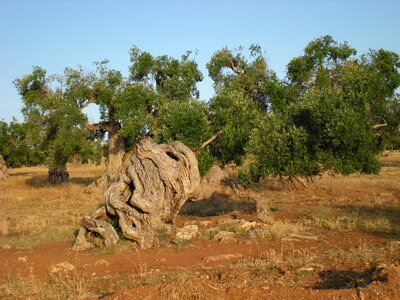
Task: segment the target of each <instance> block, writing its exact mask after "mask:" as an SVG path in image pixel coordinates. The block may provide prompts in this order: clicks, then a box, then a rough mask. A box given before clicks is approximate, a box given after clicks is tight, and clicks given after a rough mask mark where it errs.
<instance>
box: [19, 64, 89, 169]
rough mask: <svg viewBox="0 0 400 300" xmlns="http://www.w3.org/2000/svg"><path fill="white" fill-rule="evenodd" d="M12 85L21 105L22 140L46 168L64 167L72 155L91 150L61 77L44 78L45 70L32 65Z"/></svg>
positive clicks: (77, 109) (76, 110) (81, 118)
mask: <svg viewBox="0 0 400 300" xmlns="http://www.w3.org/2000/svg"><path fill="white" fill-rule="evenodd" d="M55 81H58V83H59V85H57V82H55ZM15 85H16V87H17V89H18V92H19V93H20V95H21V97H22V100H23V102H24V105H25V106H24V108H23V113H24V116H25V124H24V125H23V126H24V128H25V131H24V134H25V136H24V141H25V143H26V144H27V145H28V148H31V149H37V152H39V153H40V154H41V156H42V157H44V158H45V162H46V163H47V164H48V165H49V167H50V168H53V167H65V165H66V164H67V162H68V161H69V160H70V159H71V157H72V155H74V154H82V153H84V154H85V155H86V156H88V154H89V153H90V152H92V151H91V148H92V147H93V142H91V141H90V135H89V132H87V131H85V130H84V129H83V125H82V124H83V122H84V121H85V119H84V117H83V116H82V114H81V113H80V111H79V108H78V106H77V103H76V102H74V101H71V98H68V97H67V96H66V94H65V93H64V91H63V90H62V86H63V79H62V78H61V77H55V76H53V77H46V71H45V70H43V69H41V68H38V67H34V68H33V72H32V73H31V74H28V75H25V76H23V77H21V78H20V79H16V80H15ZM51 87H52V88H51ZM20 136H21V135H20ZM27 152H28V151H27ZM39 158H40V156H39Z"/></svg>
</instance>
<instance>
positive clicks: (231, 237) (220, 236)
mask: <svg viewBox="0 0 400 300" xmlns="http://www.w3.org/2000/svg"><path fill="white" fill-rule="evenodd" d="M213 240H215V241H219V242H220V243H227V242H232V241H236V239H235V233H234V232H230V231H220V232H218V233H217V234H216V235H215V236H214V238H213Z"/></svg>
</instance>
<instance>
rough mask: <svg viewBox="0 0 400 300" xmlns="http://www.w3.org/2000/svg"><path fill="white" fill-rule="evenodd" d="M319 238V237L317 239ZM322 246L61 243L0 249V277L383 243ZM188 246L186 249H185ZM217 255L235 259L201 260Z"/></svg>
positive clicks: (359, 237) (336, 238)
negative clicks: (65, 266) (87, 246)
mask: <svg viewBox="0 0 400 300" xmlns="http://www.w3.org/2000/svg"><path fill="white" fill-rule="evenodd" d="M321 238H322V236H321ZM323 240H324V241H325V242H324V243H321V240H301V241H290V242H282V241H270V240H268V241H265V240H258V241H257V242H255V241H253V242H251V243H249V242H247V243H236V242H229V243H219V242H217V241H194V242H191V243H190V244H188V246H187V247H186V246H183V247H182V248H179V247H177V246H174V245H168V246H164V247H160V248H153V249H148V250H137V251H136V252H130V253H118V254H113V255H96V254H94V253H93V252H91V251H85V252H77V251H72V250H71V249H70V245H71V243H70V241H61V242H57V243H53V244H47V245H43V246H39V247H37V248H34V249H29V250H16V249H8V250H6V249H0V276H4V275H18V276H24V277H26V276H29V275H31V274H34V275H35V276H36V277H38V278H43V279H46V278H47V276H48V271H49V267H50V266H51V265H52V264H56V263H60V262H64V261H68V262H70V263H72V264H73V265H75V266H76V268H77V271H78V272H79V273H83V274H88V275H92V274H93V273H95V274H96V275H97V276H101V275H112V274H121V273H130V274H132V273H134V272H137V270H138V269H139V268H141V267H142V266H146V268H160V269H179V268H187V267H197V266H198V267H202V266H208V265H212V264H220V263H224V262H228V261H229V262H232V261H235V260H238V259H243V258H248V257H257V256H259V255H260V254H262V253H264V252H266V251H269V250H271V249H274V250H275V251H278V252H279V251H282V252H283V253H285V252H287V251H290V250H293V249H295V248H297V249H312V250H315V251H320V250H323V249H329V248H330V247H333V246H335V247H339V248H342V249H346V248H348V247H352V246H356V245H358V244H360V242H361V241H363V242H367V243H368V244H375V245H376V244H383V243H384V242H385V239H383V238H378V237H376V236H375V235H371V234H362V233H357V234H354V235H352V237H351V239H350V238H349V237H348V236H344V235H339V234H332V233H329V234H325V235H324V236H323ZM189 246H190V248H189ZM221 254H234V255H236V254H238V255H237V258H233V259H228V260H221V261H217V262H215V263H210V262H206V261H204V258H206V257H209V256H216V255H221ZM99 260H106V261H107V262H108V263H109V265H108V266H106V265H104V264H101V263H100V265H99V264H97V265H95V263H96V261H99Z"/></svg>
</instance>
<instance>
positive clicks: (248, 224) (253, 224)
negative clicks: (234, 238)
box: [239, 220, 258, 231]
mask: <svg viewBox="0 0 400 300" xmlns="http://www.w3.org/2000/svg"><path fill="white" fill-rule="evenodd" d="M257 225H258V224H257V222H250V221H245V220H242V222H241V223H240V225H239V227H240V228H241V229H243V230H244V231H248V230H250V229H254V228H255V227H256V226H257Z"/></svg>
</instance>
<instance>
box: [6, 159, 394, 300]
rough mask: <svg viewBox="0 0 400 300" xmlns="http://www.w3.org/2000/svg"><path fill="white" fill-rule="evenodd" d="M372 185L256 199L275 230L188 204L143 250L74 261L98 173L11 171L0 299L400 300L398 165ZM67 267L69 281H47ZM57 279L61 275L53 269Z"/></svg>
mask: <svg viewBox="0 0 400 300" xmlns="http://www.w3.org/2000/svg"><path fill="white" fill-rule="evenodd" d="M381 160H382V164H383V168H382V171H381V174H380V175H368V176H364V175H357V174H355V175H352V176H347V177H343V176H336V177H331V176H322V177H321V178H316V179H314V181H313V182H310V183H307V186H306V187H305V188H299V189H289V188H288V187H287V186H286V185H285V184H284V182H280V181H278V180H276V179H267V180H265V181H264V182H261V183H259V184H257V185H256V186H254V187H253V189H255V190H256V191H258V192H259V193H260V194H261V195H263V196H264V197H266V198H267V199H269V200H270V203H271V209H272V212H273V215H274V218H275V222H274V223H273V224H260V223H257V222H255V219H256V215H255V205H254V203H252V202H250V201H234V200H230V199H226V198H224V197H221V196H219V195H214V196H213V197H212V198H211V199H207V200H205V201H201V202H198V203H187V204H186V205H185V206H184V208H183V209H182V212H181V214H180V216H179V217H178V220H177V226H178V227H179V228H192V229H193V228H194V233H193V238H192V239H190V240H185V239H182V238H179V235H176V233H175V232H167V231H164V230H160V231H159V232H157V235H158V237H159V241H160V245H159V246H158V247H154V248H151V249H148V250H140V249H138V248H137V247H136V246H135V245H133V244H132V243H131V242H129V241H126V240H122V241H120V243H119V244H118V245H116V246H115V247H112V248H97V249H94V250H88V251H83V252H76V251H72V250H71V245H72V241H73V238H74V235H75V234H76V231H77V229H78V228H79V222H80V219H81V218H82V216H83V215H84V214H85V213H87V212H91V211H93V210H94V209H95V208H96V207H97V206H98V205H99V204H100V203H101V201H102V197H101V195H99V194H87V193H85V192H84V191H85V189H86V187H87V186H88V185H89V184H90V183H91V182H92V181H93V180H94V179H95V178H97V177H99V176H100V174H101V173H102V171H103V170H102V168H101V167H97V166H90V165H83V166H69V168H68V169H69V171H70V174H71V176H70V182H69V183H65V184H62V185H59V186H50V185H49V184H47V183H46V172H47V170H46V168H45V167H35V168H19V169H9V173H10V178H9V179H8V180H6V181H0V205H1V208H2V209H1V211H0V299H400V205H399V201H400V180H399V179H400V153H399V152H390V153H387V154H386V155H385V156H382V157H381ZM63 262H68V263H69V264H66V265H67V266H70V267H71V269H68V268H67V267H65V265H64V270H61V271H60V270H56V271H55V268H56V267H57V264H60V263H63ZM61 269H62V267H61Z"/></svg>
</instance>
